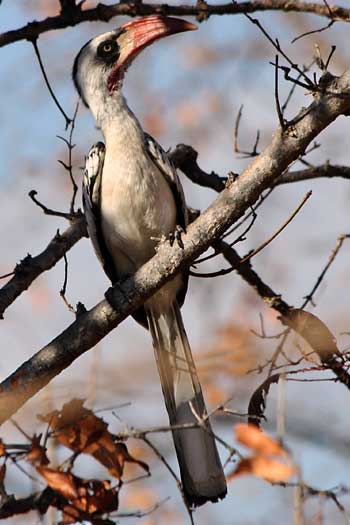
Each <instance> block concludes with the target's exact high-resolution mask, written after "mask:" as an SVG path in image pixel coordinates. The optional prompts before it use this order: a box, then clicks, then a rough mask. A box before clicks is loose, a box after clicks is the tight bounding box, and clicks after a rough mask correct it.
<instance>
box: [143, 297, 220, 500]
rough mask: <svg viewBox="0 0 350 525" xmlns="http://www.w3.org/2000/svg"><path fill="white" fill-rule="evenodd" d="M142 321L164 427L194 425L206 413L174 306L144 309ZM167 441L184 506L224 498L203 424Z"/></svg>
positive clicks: (175, 432) (213, 450) (214, 450)
mask: <svg viewBox="0 0 350 525" xmlns="http://www.w3.org/2000/svg"><path fill="white" fill-rule="evenodd" d="M147 319H148V324H149V329H150V332H151V335H152V339H153V346H154V351H155V356H156V360H157V365H158V371H159V375H160V380H161V384H162V390H163V395H164V400H165V404H166V408H167V411H168V415H169V420H170V424H171V425H172V426H174V425H184V424H186V423H197V419H196V415H197V414H198V415H199V416H200V417H202V416H205V415H206V408H205V403H204V399H203V394H202V390H201V386H200V383H199V379H198V375H197V372H196V368H195V364H194V361H193V357H192V353H191V349H190V346H189V343H188V339H187V335H186V332H185V328H184V325H183V322H182V317H181V312H180V309H179V306H178V304H177V302H175V303H173V304H172V306H171V308H170V309H169V311H167V312H166V313H161V314H159V313H157V312H156V310H152V309H150V308H149V309H148V310H147ZM173 439H174V444H175V449H176V454H177V457H178V461H179V465H180V472H181V479H182V485H183V490H184V494H185V497H186V500H187V502H188V503H189V505H194V506H199V505H203V504H204V503H205V502H207V501H213V502H215V501H217V500H218V499H221V498H224V497H225V495H226V491H227V489H226V480H225V475H224V472H223V469H222V466H221V462H220V458H219V454H218V451H217V448H216V443H215V438H214V437H213V435H212V431H211V426H210V422H209V420H208V419H206V422H205V428H192V429H186V428H183V429H180V430H173Z"/></svg>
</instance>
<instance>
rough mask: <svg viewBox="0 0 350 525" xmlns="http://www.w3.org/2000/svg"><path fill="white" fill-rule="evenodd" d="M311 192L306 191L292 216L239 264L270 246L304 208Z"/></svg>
mask: <svg viewBox="0 0 350 525" xmlns="http://www.w3.org/2000/svg"><path fill="white" fill-rule="evenodd" d="M311 195H312V191H308V192H307V194H306V195H305V197H304V198H303V199H302V201H301V203H300V204H299V206H298V207H297V208H296V209H295V210H294V211H293V213H292V215H291V216H290V217H288V219H287V220H286V221H285V222H284V223H283V224H282V226H280V227H279V228H278V230H276V231H275V233H274V234H273V235H272V236H271V237H269V238H268V239H267V240H266V241H264V242H263V243H262V244H261V245H260V246H259V247H258V248H256V249H255V250H254V251H253V252H252V253H249V254H248V255H247V256H246V257H243V259H242V261H241V263H242V264H243V263H245V262H246V261H249V260H250V259H252V257H255V255H257V254H258V253H259V252H261V250H263V249H264V248H265V247H266V246H267V245H268V244H270V243H271V242H272V241H273V240H274V239H275V238H276V237H277V236H278V235H279V234H280V233H281V232H282V231H283V230H284V229H285V228H286V226H288V224H289V223H290V222H291V221H292V220H293V219H294V217H295V216H296V215H297V213H299V211H300V210H301V208H302V207H303V206H304V204H305V203H306V201H307V200H308V199H309V198H310V197H311Z"/></svg>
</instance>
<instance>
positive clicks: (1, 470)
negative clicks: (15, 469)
mask: <svg viewBox="0 0 350 525" xmlns="http://www.w3.org/2000/svg"><path fill="white" fill-rule="evenodd" d="M5 475H6V465H5V463H4V464H3V465H1V467H0V485H1V486H3V484H4V479H5Z"/></svg>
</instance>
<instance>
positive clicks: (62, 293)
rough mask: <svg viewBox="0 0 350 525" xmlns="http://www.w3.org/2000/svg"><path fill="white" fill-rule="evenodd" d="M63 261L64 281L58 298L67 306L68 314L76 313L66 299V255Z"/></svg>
mask: <svg viewBox="0 0 350 525" xmlns="http://www.w3.org/2000/svg"><path fill="white" fill-rule="evenodd" d="M63 259H64V279H63V285H62V288H61V290H60V296H61V297H62V299H63V302H64V304H65V305H66V306H67V308H68V310H69V311H70V312H73V313H76V312H75V310H74V308H73V306H72V305H71V304H70V302H69V301H68V300H67V298H66V290H67V281H68V259H67V254H66V253H65V254H64V255H63Z"/></svg>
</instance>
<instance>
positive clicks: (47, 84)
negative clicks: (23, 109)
mask: <svg viewBox="0 0 350 525" xmlns="http://www.w3.org/2000/svg"><path fill="white" fill-rule="evenodd" d="M31 42H32V44H33V47H34V51H35V55H36V57H37V59H38V62H39V67H40V70H41V73H42V75H43V77H44V80H45V84H46V86H47V89H48V90H49V93H50V95H51V97H52V100H53V101H54V103H55V104H56V107H57V108H58V110H59V111H60V113H61V114H62V115H63V117H64V119H65V121H66V129H67V128H68V126H69V124H70V123H71V122H72V119H71V118H69V117H68V116H67V114H66V112H65V111H64V109H63V108H62V106H61V104H60V103H59V102H58V100H57V97H56V95H55V93H54V92H53V90H52V87H51V84H50V82H49V79H48V78H47V75H46V71H45V67H44V64H43V61H42V60H41V55H40V51H39V48H38V43H37V39H36V38H34V39H32V41H31Z"/></svg>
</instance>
